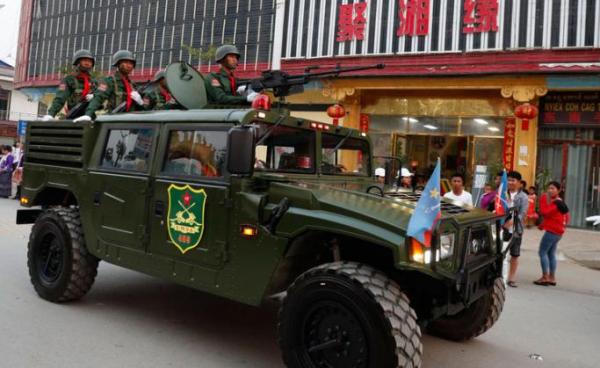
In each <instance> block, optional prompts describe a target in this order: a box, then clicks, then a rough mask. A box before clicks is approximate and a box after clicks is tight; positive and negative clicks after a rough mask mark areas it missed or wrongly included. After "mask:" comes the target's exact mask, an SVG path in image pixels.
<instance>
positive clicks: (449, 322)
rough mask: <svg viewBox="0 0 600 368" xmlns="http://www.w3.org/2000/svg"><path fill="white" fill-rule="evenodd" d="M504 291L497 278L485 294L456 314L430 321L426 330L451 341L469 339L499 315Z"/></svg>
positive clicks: (500, 279) (500, 281)
mask: <svg viewBox="0 0 600 368" xmlns="http://www.w3.org/2000/svg"><path fill="white" fill-rule="evenodd" d="M504 292H505V286H504V282H503V281H502V278H497V279H496V280H494V286H493V287H492V288H491V289H490V291H489V293H488V294H487V295H485V296H483V297H481V298H479V300H477V301H475V302H474V303H473V304H471V305H470V306H469V308H467V309H465V310H463V311H462V312H460V313H458V314H457V315H454V316H448V317H444V318H440V319H438V320H436V321H434V322H432V323H431V324H430V325H429V328H428V332H430V333H431V334H432V335H436V336H439V337H442V338H444V339H448V340H453V341H464V340H469V339H472V338H474V337H476V336H479V335H481V334H482V333H484V332H486V331H487V330H489V329H490V328H491V327H492V326H493V325H494V323H496V321H497V320H498V318H499V317H500V313H502V308H503V307H504V296H505V295H504Z"/></svg>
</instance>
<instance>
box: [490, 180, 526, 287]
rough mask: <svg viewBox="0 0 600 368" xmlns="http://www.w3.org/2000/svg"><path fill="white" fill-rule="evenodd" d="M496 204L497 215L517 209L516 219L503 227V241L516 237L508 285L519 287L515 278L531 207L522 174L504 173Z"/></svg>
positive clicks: (511, 255)
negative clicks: (526, 218)
mask: <svg viewBox="0 0 600 368" xmlns="http://www.w3.org/2000/svg"><path fill="white" fill-rule="evenodd" d="M507 189H508V191H507ZM495 204H496V205H495V210H496V214H497V215H505V214H507V213H508V209H509V208H516V209H517V214H516V218H511V217H509V219H508V220H507V221H506V222H505V223H504V225H503V227H504V230H503V240H504V241H508V240H511V238H512V237H514V239H512V243H511V246H510V252H509V253H510V267H509V271H508V280H507V282H506V284H507V285H508V286H510V287H517V283H516V282H515V276H516V274H517V268H518V266H519V256H520V255H521V242H522V241H523V228H524V223H525V222H524V221H525V217H526V216H527V207H528V206H529V197H527V194H525V193H524V192H523V191H522V190H521V173H519V172H518V171H511V172H509V173H508V174H507V173H506V171H504V172H503V173H502V179H501V181H500V187H499V188H498V194H497V196H496V203H495ZM513 229H516V232H515V233H513V231H515V230H513Z"/></svg>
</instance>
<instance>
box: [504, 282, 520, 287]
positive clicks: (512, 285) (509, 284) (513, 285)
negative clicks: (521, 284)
mask: <svg viewBox="0 0 600 368" xmlns="http://www.w3.org/2000/svg"><path fill="white" fill-rule="evenodd" d="M506 285H508V286H510V287H513V288H516V287H518V286H517V283H516V282H514V281H508V282H507V283H506Z"/></svg>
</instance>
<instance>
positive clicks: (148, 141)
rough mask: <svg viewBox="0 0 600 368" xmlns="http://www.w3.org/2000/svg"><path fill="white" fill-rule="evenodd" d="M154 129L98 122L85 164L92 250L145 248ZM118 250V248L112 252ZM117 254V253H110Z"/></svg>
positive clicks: (155, 130) (141, 249) (154, 141)
mask: <svg viewBox="0 0 600 368" xmlns="http://www.w3.org/2000/svg"><path fill="white" fill-rule="evenodd" d="M156 133H157V129H156V127H155V126H153V125H143V124H140V123H135V125H132V124H103V125H102V132H101V133H100V139H99V140H98V145H97V146H96V149H95V152H94V156H93V158H92V160H93V163H92V164H91V165H90V171H89V175H90V179H89V180H87V183H88V185H89V187H88V190H86V193H88V195H89V197H90V198H85V199H84V202H85V203H86V204H87V205H88V206H89V208H90V211H89V212H90V213H91V217H92V221H91V222H92V224H93V227H94V230H95V232H96V235H97V236H96V238H97V239H98V244H95V246H96V247H97V248H99V247H104V248H105V249H104V250H103V252H105V253H106V254H111V252H112V251H111V250H109V249H108V247H110V246H115V247H117V248H118V249H124V248H127V249H131V250H135V251H142V252H143V251H145V249H146V246H147V244H146V243H147V240H148V236H147V229H146V223H147V217H148V216H147V213H148V199H149V195H150V191H149V189H150V169H151V162H152V158H153V157H152V152H154V149H153V147H154V146H156V136H157V134H156ZM116 252H117V253H118V252H119V251H118V250H117V251H116ZM114 255H115V256H117V257H118V254H116V253H115V254H114Z"/></svg>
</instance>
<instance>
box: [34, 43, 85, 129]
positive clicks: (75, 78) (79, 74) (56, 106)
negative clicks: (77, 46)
mask: <svg viewBox="0 0 600 368" xmlns="http://www.w3.org/2000/svg"><path fill="white" fill-rule="evenodd" d="M94 64H95V59H94V56H93V55H92V53H91V52H90V51H89V50H83V49H82V50H78V51H76V52H75V54H73V65H74V66H75V68H74V70H73V72H71V73H69V75H67V76H66V77H65V78H64V79H63V80H62V81H61V82H60V85H59V86H58V93H57V94H56V97H55V98H54V100H53V101H52V105H50V108H49V109H48V115H44V117H43V118H42V120H44V121H48V120H52V119H54V116H56V114H58V112H59V111H60V110H62V109H63V107H64V106H65V103H66V104H67V110H71V109H72V108H73V107H75V105H77V104H78V103H80V102H84V101H90V100H91V99H92V98H94V94H93V91H94V89H95V87H96V81H95V80H93V79H92V76H91V75H90V72H91V70H92V69H93V68H94Z"/></svg>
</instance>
